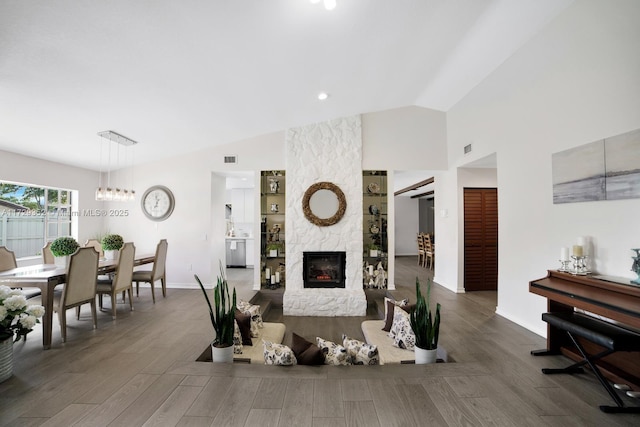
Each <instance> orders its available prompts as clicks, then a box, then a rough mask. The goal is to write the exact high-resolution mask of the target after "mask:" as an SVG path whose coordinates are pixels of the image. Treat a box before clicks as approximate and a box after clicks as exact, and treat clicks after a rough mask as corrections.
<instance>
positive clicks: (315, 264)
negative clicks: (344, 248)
mask: <svg viewBox="0 0 640 427" xmlns="http://www.w3.org/2000/svg"><path fill="white" fill-rule="evenodd" d="M346 258H347V253H346V252H304V253H303V258H302V276H303V277H302V280H303V282H304V287H305V288H344V287H345V270H346V264H347V262H346V261H347V260H346Z"/></svg>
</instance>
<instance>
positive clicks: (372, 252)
mask: <svg viewBox="0 0 640 427" xmlns="http://www.w3.org/2000/svg"><path fill="white" fill-rule="evenodd" d="M369 256H370V257H371V258H377V257H378V250H377V249H369Z"/></svg>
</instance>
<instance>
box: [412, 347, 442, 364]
mask: <svg viewBox="0 0 640 427" xmlns="http://www.w3.org/2000/svg"><path fill="white" fill-rule="evenodd" d="M415 356H416V365H425V364H427V363H436V360H437V359H438V349H437V348H434V349H433V350H425V349H424V348H420V347H418V346H415Z"/></svg>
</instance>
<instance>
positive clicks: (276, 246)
mask: <svg viewBox="0 0 640 427" xmlns="http://www.w3.org/2000/svg"><path fill="white" fill-rule="evenodd" d="M281 252H282V243H281V242H271V243H269V244H267V253H268V254H269V256H270V257H271V258H276V257H277V256H278V253H281Z"/></svg>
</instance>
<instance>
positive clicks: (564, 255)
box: [560, 248, 569, 261]
mask: <svg viewBox="0 0 640 427" xmlns="http://www.w3.org/2000/svg"><path fill="white" fill-rule="evenodd" d="M568 260H569V248H561V249H560V261H568Z"/></svg>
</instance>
